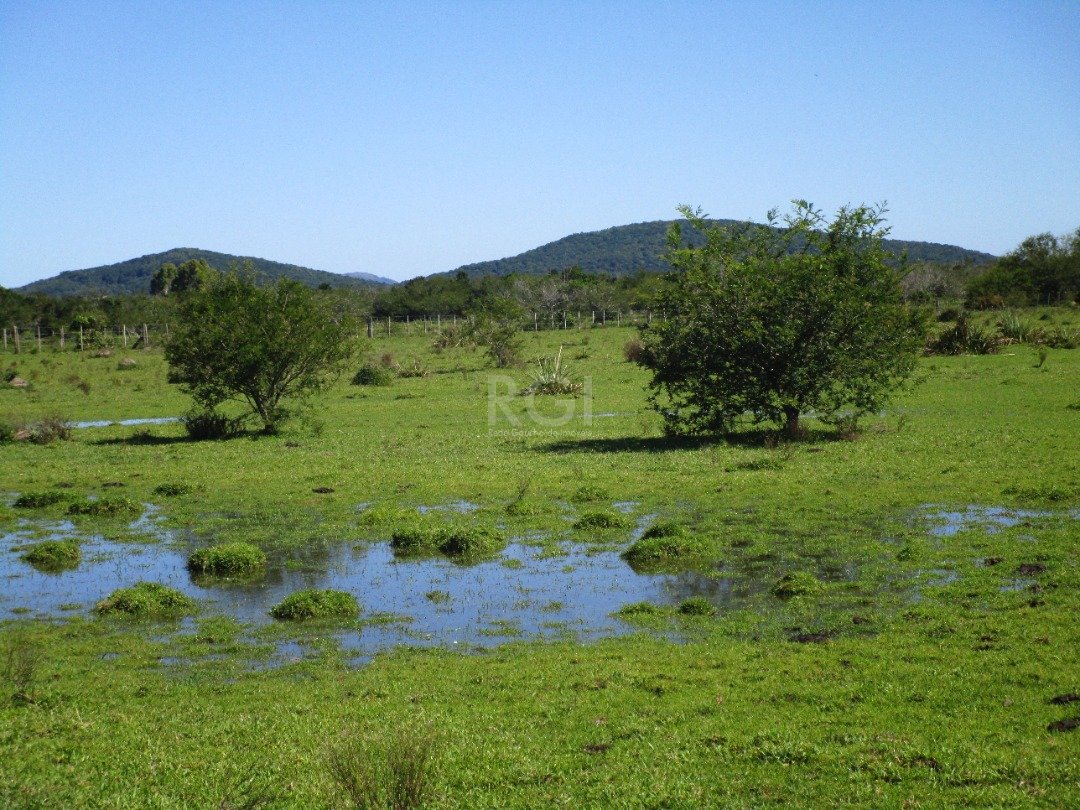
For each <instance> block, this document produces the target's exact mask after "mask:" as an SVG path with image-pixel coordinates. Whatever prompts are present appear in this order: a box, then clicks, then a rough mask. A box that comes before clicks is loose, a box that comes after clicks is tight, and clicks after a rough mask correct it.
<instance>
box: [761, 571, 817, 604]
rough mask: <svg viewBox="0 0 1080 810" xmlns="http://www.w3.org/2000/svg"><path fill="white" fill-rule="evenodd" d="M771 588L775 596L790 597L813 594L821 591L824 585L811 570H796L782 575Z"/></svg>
mask: <svg viewBox="0 0 1080 810" xmlns="http://www.w3.org/2000/svg"><path fill="white" fill-rule="evenodd" d="M771 590H772V594H773V596H779V597H780V598H781V599H789V598H791V597H793V596H811V595H813V594H816V593H820V592H821V590H822V586H821V582H820V580H818V578H817V577H815V576H814V575H813V574H811V573H810V572H809V571H796V572H795V573H793V574H785V575H784V576H782V577H780V579H778V580H777V581H776V583H775V584H774V585H773V586H772V589H771Z"/></svg>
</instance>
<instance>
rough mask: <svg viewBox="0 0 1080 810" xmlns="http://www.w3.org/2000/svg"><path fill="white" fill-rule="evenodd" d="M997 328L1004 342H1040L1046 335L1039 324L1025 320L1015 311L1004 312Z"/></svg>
mask: <svg viewBox="0 0 1080 810" xmlns="http://www.w3.org/2000/svg"><path fill="white" fill-rule="evenodd" d="M997 328H998V332H999V333H1000V335H1001V338H1002V340H1003V341H1004V342H1005V343H1042V341H1043V338H1044V337H1045V336H1046V332H1045V331H1044V330H1043V328H1042V327H1041V326H1035V325H1034V324H1031V323H1029V322H1028V321H1025V320H1024V319H1023V318H1021V317H1020V316H1019V315H1017V314H1016V313H1015V312H1006V313H1005V315H1004V316H1002V318H1001V320H999V321H998V324H997Z"/></svg>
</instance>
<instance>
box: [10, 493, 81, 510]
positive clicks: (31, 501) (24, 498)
mask: <svg viewBox="0 0 1080 810" xmlns="http://www.w3.org/2000/svg"><path fill="white" fill-rule="evenodd" d="M73 497H74V496H73V495H72V494H71V493H70V492H64V491H63V490H59V489H49V490H45V491H44V492H24V493H23V494H22V495H20V496H19V497H18V498H16V499H15V504H14V505H15V506H16V507H18V508H19V509H44V508H45V507H47V506H55V505H56V504H58V503H68V502H70V501H71V500H72V499H73Z"/></svg>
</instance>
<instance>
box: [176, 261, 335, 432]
mask: <svg viewBox="0 0 1080 810" xmlns="http://www.w3.org/2000/svg"><path fill="white" fill-rule="evenodd" d="M332 300H333V299H332V298H330V297H329V296H328V295H326V294H325V293H320V292H317V291H314V290H311V289H309V288H308V287H305V286H304V285H303V284H300V283H299V282H297V281H293V280H291V279H281V280H279V281H278V282H277V283H276V284H273V285H269V286H259V285H258V284H256V282H255V280H254V278H253V277H252V276H251V275H249V274H236V273H230V274H227V275H223V276H219V277H216V278H211V279H210V280H209V281H208V283H207V284H206V286H205V287H204V288H202V289H198V290H194V291H192V292H189V293H188V294H187V295H185V296H184V298H183V300H182V301H181V304H180V308H179V311H178V315H179V325H178V328H177V329H176V331H175V333H174V334H173V337H172V339H171V340H170V341H169V343H168V344H167V345H166V347H165V358H166V360H168V362H169V369H170V371H169V375H170V380H172V381H173V382H178V383H180V384H181V385H182V386H183V388H184V390H185V391H187V392H188V393H190V394H191V396H192V398H193V399H194V400H195V403H196V405H198V406H199V407H200V408H202V409H204V410H207V411H213V410H215V409H216V408H217V407H218V406H219V405H221V404H222V403H224V402H226V401H228V400H237V401H240V402H242V403H244V404H245V405H246V406H247V407H248V408H249V409H250V411H251V413H253V414H255V415H256V416H257V417H258V418H259V420H261V422H262V424H263V428H264V430H266V431H267V432H272V431H273V430H274V429H275V428H276V426H277V425H278V424H279V423H280V421H281V420H282V418H283V417H284V416H285V415H286V411H285V409H284V407H283V402H284V401H285V400H286V399H289V398H302V397H305V396H307V395H309V394H312V393H314V392H316V391H319V390H321V389H323V388H325V387H326V386H327V385H329V384H330V383H331V382H333V380H334V379H335V378H336V376H337V374H339V373H340V371H341V370H342V368H343V366H344V364H345V362H346V361H347V360H348V359H349V358H350V357H351V356H352V354H353V352H354V350H355V348H356V346H355V344H356V338H355V335H356V331H355V325H354V324H353V323H351V320H350V319H349V318H348V317H347V316H346V315H344V314H342V313H341V312H339V311H335V310H334V308H333V307H332V306H331V303H332Z"/></svg>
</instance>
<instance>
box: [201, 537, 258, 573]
mask: <svg viewBox="0 0 1080 810" xmlns="http://www.w3.org/2000/svg"><path fill="white" fill-rule="evenodd" d="M265 566H266V554H265V553H263V550H262V549H260V548H258V547H257V546H253V545H251V544H250V543H224V544H222V545H218V546H210V547H209V548H202V549H199V550H198V551H196V552H195V553H194V554H192V555H191V556H190V557H189V558H188V562H187V567H188V570H189V571H191V572H192V573H193V574H204V575H211V576H219V577H237V576H244V575H250V574H252V573H253V572H255V571H259V570H260V569H262V568H263V567H265Z"/></svg>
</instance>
